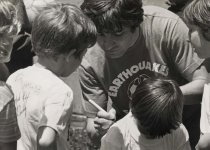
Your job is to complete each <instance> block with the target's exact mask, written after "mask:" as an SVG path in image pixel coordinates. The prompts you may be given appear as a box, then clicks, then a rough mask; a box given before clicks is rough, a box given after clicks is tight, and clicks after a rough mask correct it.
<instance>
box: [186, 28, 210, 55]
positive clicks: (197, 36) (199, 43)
mask: <svg viewBox="0 0 210 150" xmlns="http://www.w3.org/2000/svg"><path fill="white" fill-rule="evenodd" d="M188 27H189V38H190V42H191V43H192V45H193V47H194V48H195V51H196V52H197V54H198V56H200V57H201V58H208V57H210V32H209V31H203V30H201V28H200V27H198V26H196V25H188Z"/></svg>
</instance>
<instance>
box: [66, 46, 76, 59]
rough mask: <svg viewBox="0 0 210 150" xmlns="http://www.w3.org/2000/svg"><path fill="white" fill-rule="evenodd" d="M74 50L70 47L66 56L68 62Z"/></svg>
mask: <svg viewBox="0 0 210 150" xmlns="http://www.w3.org/2000/svg"><path fill="white" fill-rule="evenodd" d="M75 52H76V49H72V50H71V51H70V52H69V53H68V54H67V56H66V61H67V62H69V60H70V59H71V57H72V56H73V55H74V53H75Z"/></svg>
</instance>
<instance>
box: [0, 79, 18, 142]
mask: <svg viewBox="0 0 210 150" xmlns="http://www.w3.org/2000/svg"><path fill="white" fill-rule="evenodd" d="M19 138H20V132H19V128H18V125H17V116H16V109H15V102H14V99H13V94H12V92H11V90H10V89H9V88H8V86H7V85H6V84H5V83H3V82H0V142H2V143H10V142H14V141H17V140H18V139H19Z"/></svg>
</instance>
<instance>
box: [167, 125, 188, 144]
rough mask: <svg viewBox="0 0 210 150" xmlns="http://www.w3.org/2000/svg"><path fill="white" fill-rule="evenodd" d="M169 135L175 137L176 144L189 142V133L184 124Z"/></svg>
mask: <svg viewBox="0 0 210 150" xmlns="http://www.w3.org/2000/svg"><path fill="white" fill-rule="evenodd" d="M169 135H170V136H172V137H173V139H174V140H175V143H177V144H180V145H181V144H183V143H186V142H187V141H189V134H188V131H187V129H186V128H185V126H184V125H183V124H181V125H180V126H179V128H177V129H176V130H173V131H172V132H171V134H169ZM177 146H178V145H177Z"/></svg>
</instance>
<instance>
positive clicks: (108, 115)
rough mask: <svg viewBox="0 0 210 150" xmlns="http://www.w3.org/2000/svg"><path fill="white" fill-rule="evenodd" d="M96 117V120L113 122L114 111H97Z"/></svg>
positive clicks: (114, 117)
mask: <svg viewBox="0 0 210 150" xmlns="http://www.w3.org/2000/svg"><path fill="white" fill-rule="evenodd" d="M97 116H98V118H104V119H108V120H115V119H116V111H115V109H111V110H110V111H109V112H104V111H99V112H98V113H97Z"/></svg>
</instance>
